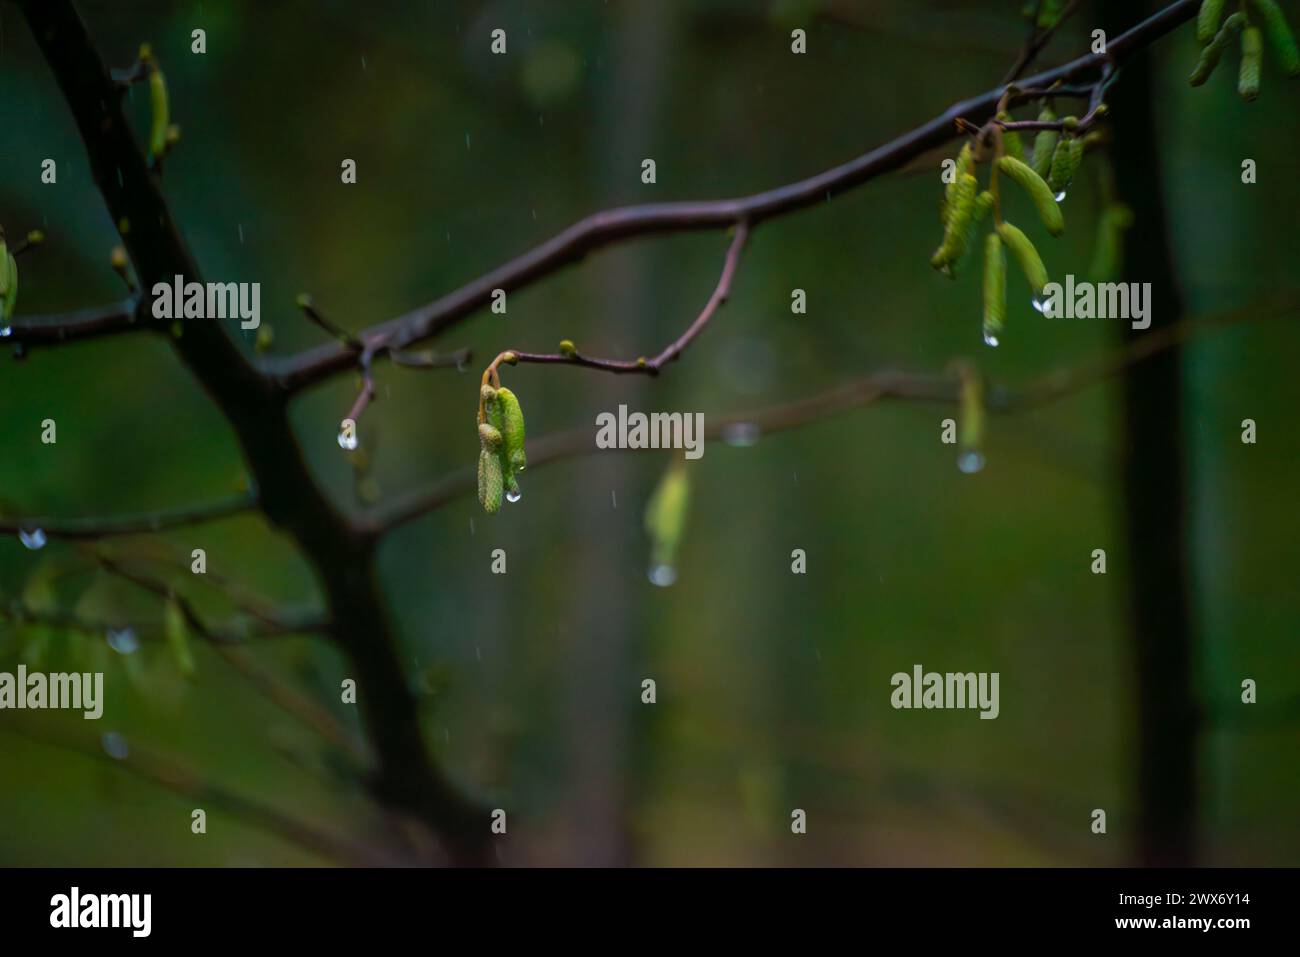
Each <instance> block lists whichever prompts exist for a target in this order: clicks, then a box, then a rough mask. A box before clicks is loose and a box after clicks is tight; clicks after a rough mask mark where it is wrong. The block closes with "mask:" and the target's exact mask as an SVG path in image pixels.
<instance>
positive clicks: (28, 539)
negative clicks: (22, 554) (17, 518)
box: [18, 528, 46, 551]
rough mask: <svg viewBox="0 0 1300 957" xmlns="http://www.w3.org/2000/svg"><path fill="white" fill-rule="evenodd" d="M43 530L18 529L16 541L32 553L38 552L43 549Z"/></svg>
mask: <svg viewBox="0 0 1300 957" xmlns="http://www.w3.org/2000/svg"><path fill="white" fill-rule="evenodd" d="M45 540H46V539H45V530H44V529H40V528H32V529H27V528H20V529H18V541H20V542H22V543H23V544H24V545H26V546H27V547H28V548H29V549H31V550H32V551H38V550H39V549H42V548H44V547H45Z"/></svg>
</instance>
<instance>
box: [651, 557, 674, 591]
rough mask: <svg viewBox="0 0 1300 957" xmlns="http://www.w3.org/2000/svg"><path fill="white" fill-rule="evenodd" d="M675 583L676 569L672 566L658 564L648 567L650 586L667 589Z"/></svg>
mask: <svg viewBox="0 0 1300 957" xmlns="http://www.w3.org/2000/svg"><path fill="white" fill-rule="evenodd" d="M675 581H677V569H675V568H673V566H672V565H665V564H663V563H660V564H658V565H652V566H650V584H652V585H658V586H659V587H660V588H667V587H668V586H669V585H671V584H672V583H673V582H675Z"/></svg>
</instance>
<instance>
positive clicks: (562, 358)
mask: <svg viewBox="0 0 1300 957" xmlns="http://www.w3.org/2000/svg"><path fill="white" fill-rule="evenodd" d="M748 235H749V226H748V224H746V223H744V222H741V223H740V224H739V225H737V226H736V234H735V236H734V237H733V238H732V240H731V245H730V246H729V247H728V248H727V255H726V258H725V259H724V260H723V263H722V274H721V275H720V276H719V277H718V282H717V285H715V286H714V288H713V293H712V294H711V295H710V296H709V299H708V302H706V303H705V304H704V308H703V309H701V310H700V313H699V315H698V316H696V317H695V321H694V322H692V323H691V324H690V325H689V326H687V327H686V330H685V331H684V332H682V334H681V335H680V336H678V337H677V338H676V339H674V340H673V341H672V342H670V343H669V344H668V345H666V346H665V347H664V348H663V349H662V350H661V351H660V352H659V354H658V355H656V356H654V358H651V359H646V358H645V357H642V358H639V359H633V360H631V361H628V360H626V359H602V358H600V357H598V356H588V355H583V354H582V353H581V352H579V351H577V350H576V349H575V350H573V351H572V352H557V353H536V352H521V351H520V350H518V349H509V350H507V351H506V352H505V353H503V354H502V357H504V356H510V357H511V358H512V359H513V361H516V362H534V363H551V364H556V365H573V366H583V367H585V368H588V369H600V370H601V371H603V372H614V373H638V372H639V373H643V374H645V375H650V376H656V375H658V374H659V373H660V371H661V370H662V369H663V367H664V366H665V365H667V364H668V363H670V362H672V361H674V360H675V359H677V358H678V357H679V356H680V355H681V354H682V353H683V352H684V351H685V350H686V348H687V347H688V346H690V344H691V343H692V342H693V341H694V340H695V339H696V337H697V336H699V334H700V333H701V332H703V331H704V327H705V326H707V325H708V324H709V320H710V319H712V318H713V315H714V313H716V312H717V311H718V309H719V307H721V306H722V305H723V304H724V303H725V302H726V301H727V297H728V296H729V295H730V294H731V282H732V279H733V278H734V277H735V275H736V267H737V265H738V264H739V262H740V254H741V252H742V251H743V250H744V248H745V240H746V238H747V237H748ZM502 357H498V358H499V359H501V358H502Z"/></svg>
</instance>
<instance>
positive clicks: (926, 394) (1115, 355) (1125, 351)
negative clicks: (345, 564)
mask: <svg viewBox="0 0 1300 957" xmlns="http://www.w3.org/2000/svg"><path fill="white" fill-rule="evenodd" d="M1297 308H1300V293H1292V294H1290V295H1284V296H1279V297H1277V298H1274V299H1270V300H1267V301H1264V302H1261V303H1254V304H1252V305H1250V306H1247V307H1244V308H1242V309H1239V310H1235V311H1233V312H1230V313H1227V314H1225V315H1222V316H1218V317H1214V318H1211V319H1200V320H1184V321H1182V322H1179V323H1176V324H1175V325H1172V326H1169V327H1167V328H1165V329H1162V330H1160V331H1159V332H1156V333H1152V334H1150V335H1148V336H1145V337H1144V338H1142V339H1140V340H1137V341H1136V342H1133V343H1131V344H1130V345H1127V346H1125V347H1124V348H1121V349H1117V350H1115V351H1114V352H1112V353H1111V354H1110V355H1107V356H1105V357H1103V358H1101V359H1099V360H1097V361H1095V362H1091V363H1085V364H1084V365H1081V366H1079V367H1077V368H1074V369H1069V370H1064V371H1058V372H1052V373H1049V374H1047V375H1044V376H1041V377H1040V378H1038V379H1036V380H1034V381H1033V382H1031V383H1030V384H1029V385H1026V386H1024V387H1022V388H1019V389H1011V388H1007V387H1002V386H994V387H991V388H989V389H988V390H987V391H986V397H985V407H986V409H987V410H988V411H989V412H993V413H1001V414H1016V413H1020V412H1025V411H1029V410H1030V409H1035V408H1039V407H1042V406H1046V405H1050V404H1051V403H1053V402H1056V401H1059V400H1061V399H1063V398H1066V397H1067V396H1070V395H1074V394H1075V393H1078V392H1082V391H1083V390H1084V389H1087V388H1088V387H1090V386H1093V385H1096V384H1097V383H1099V382H1102V381H1105V380H1106V379H1109V378H1112V377H1114V376H1116V375H1118V374H1119V373H1120V372H1122V371H1124V370H1125V369H1127V368H1128V367H1130V366H1132V365H1136V364H1137V363H1139V362H1142V361H1143V360H1145V359H1147V358H1150V357H1151V356H1154V355H1157V354H1158V353H1161V352H1163V351H1165V350H1167V349H1170V348H1172V347H1174V346H1177V345H1179V344H1181V343H1183V342H1185V341H1186V340H1187V339H1189V338H1191V337H1192V336H1194V335H1198V334H1201V333H1205V332H1211V331H1216V330H1219V329H1222V328H1225V327H1227V326H1231V325H1236V324H1237V323H1241V322H1246V321H1252V320H1261V319H1274V318H1285V317H1290V316H1294V315H1295V311H1296V309H1297ZM882 399H900V400H908V401H914V402H933V403H940V404H949V405H952V404H957V403H958V402H960V400H961V379H960V377H959V376H952V375H935V374H924V373H908V372H902V371H899V370H894V369H886V370H882V371H880V372H876V373H873V374H872V375H869V376H866V377H865V378H862V379H858V380H855V381H853V382H849V383H846V384H844V385H841V386H836V387H835V388H833V389H828V390H826V391H825V392H820V393H818V394H816V395H812V396H808V397H806V398H803V399H799V400H796V401H794V402H790V403H782V404H779V405H773V406H767V407H764V408H761V409H756V410H754V411H751V412H741V413H734V414H731V415H725V416H716V417H712V418H711V419H710V420H709V421H708V422H707V423H706V425H705V428H704V437H705V438H706V439H716V438H718V437H720V436H725V435H726V434H727V433H728V432H730V431H731V430H732V429H734V428H736V427H746V428H752V429H757V431H758V432H759V433H760V434H762V435H770V434H772V433H775V432H783V431H786V430H788V429H793V428H798V427H800V426H803V425H807V424H809V423H811V422H817V421H820V420H821V419H825V418H829V417H831V416H834V415H839V414H840V413H843V412H847V411H850V410H852V409H859V408H862V407H864V406H867V405H871V404H873V403H874V402H876V401H878V400H882ZM595 451H597V449H596V446H595V442H594V440H593V434H592V431H591V430H590V429H585V428H583V429H571V430H569V431H566V432H559V433H555V434H552V435H548V436H544V437H542V438H540V439H538V440H537V441H535V442H530V443H529V444H528V468H529V470H530V471H531V470H533V469H536V468H540V467H541V466H543V465H547V464H549V463H552V462H558V461H561V460H563V459H568V458H573V457H575V456H579V455H588V454H591V453H593V452H595ZM476 480H477V474H476V471H475V470H474V469H472V468H463V469H457V470H456V471H454V472H451V473H449V474H447V475H445V476H443V477H442V478H440V479H438V480H437V481H436V482H434V483H433V484H432V485H430V486H429V487H428V488H425V489H422V490H420V491H418V492H413V493H410V494H408V495H406V496H403V497H401V498H396V499H394V500H393V501H391V502H388V503H385V504H384V505H381V506H378V507H376V508H374V509H372V510H371V511H370V512H369V513H368V515H367V516H366V518H365V529H366V532H367V534H369V535H372V536H376V537H378V536H382V535H384V534H386V533H388V532H390V531H392V530H393V529H394V528H397V527H399V526H401V525H405V524H407V523H408V522H412V521H414V520H415V519H417V518H420V517H421V516H423V515H426V514H428V513H429V512H432V511H434V510H435V509H438V508H441V507H442V506H443V505H446V504H447V503H448V502H452V501H454V500H455V499H457V498H459V497H460V496H462V495H466V494H468V493H470V492H471V491H473V490H474V488H475V485H476Z"/></svg>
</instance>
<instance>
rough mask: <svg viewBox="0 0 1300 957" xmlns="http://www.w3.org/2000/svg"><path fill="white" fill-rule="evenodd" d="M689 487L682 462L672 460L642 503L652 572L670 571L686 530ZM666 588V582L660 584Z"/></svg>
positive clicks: (688, 480)
mask: <svg viewBox="0 0 1300 957" xmlns="http://www.w3.org/2000/svg"><path fill="white" fill-rule="evenodd" d="M690 498H691V485H690V479H689V478H688V476H687V474H686V462H685V460H684V459H675V460H674V461H673V464H672V465H670V466H669V467H668V470H667V471H666V472H664V475H663V478H661V479H660V480H659V484H658V485H657V486H656V487H655V490H654V493H653V494H652V495H651V496H650V501H649V502H647V503H646V509H645V530H646V534H647V535H649V536H650V543H651V557H650V561H651V564H652V565H653V566H655V567H656V569H671V568H672V567H673V564H674V562H675V561H676V558H677V546H678V545H679V544H680V543H681V540H682V532H683V530H684V529H685V528H686V512H687V507H688V506H689V504H690ZM663 584H668V582H663Z"/></svg>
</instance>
